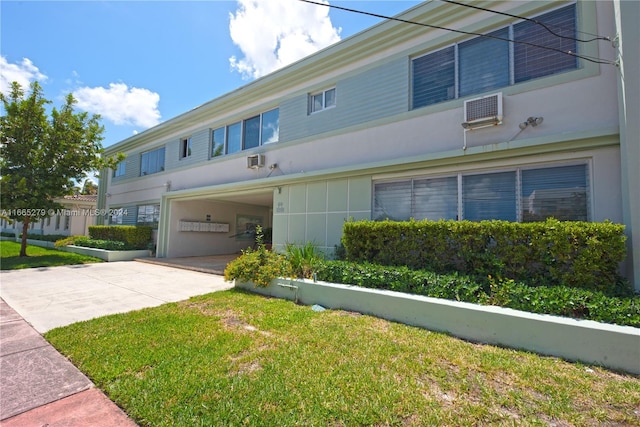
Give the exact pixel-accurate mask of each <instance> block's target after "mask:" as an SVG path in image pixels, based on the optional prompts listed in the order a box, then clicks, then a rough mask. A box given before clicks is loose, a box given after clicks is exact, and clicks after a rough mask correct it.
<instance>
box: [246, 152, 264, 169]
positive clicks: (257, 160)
mask: <svg viewBox="0 0 640 427" xmlns="http://www.w3.org/2000/svg"><path fill="white" fill-rule="evenodd" d="M263 166H264V154H254V155H252V156H247V167H248V168H249V169H258V168H261V167H263Z"/></svg>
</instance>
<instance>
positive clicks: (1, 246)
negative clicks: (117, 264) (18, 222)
mask: <svg viewBox="0 0 640 427" xmlns="http://www.w3.org/2000/svg"><path fill="white" fill-rule="evenodd" d="M19 255H20V244H19V243H16V242H10V241H7V240H3V241H0V270H19V269H23V268H35V267H56V266H60V265H74V264H89V263H94V262H102V260H101V259H99V258H95V257H91V256H87V255H80V254H74V253H71V252H63V251H59V250H55V249H48V248H42V247H40V246H31V245H29V246H27V255H28V256H27V257H20V256H19Z"/></svg>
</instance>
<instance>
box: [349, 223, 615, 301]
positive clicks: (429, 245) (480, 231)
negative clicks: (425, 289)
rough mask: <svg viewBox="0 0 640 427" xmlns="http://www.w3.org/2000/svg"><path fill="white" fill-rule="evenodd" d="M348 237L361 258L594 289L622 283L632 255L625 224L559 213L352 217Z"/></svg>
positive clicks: (355, 255)
mask: <svg viewBox="0 0 640 427" xmlns="http://www.w3.org/2000/svg"><path fill="white" fill-rule="evenodd" d="M342 243H343V244H344V246H345V249H346V253H347V259H348V260H351V261H356V262H362V261H369V262H374V263H376V264H382V265H396V266H397V265H407V266H409V267H411V268H415V269H427V270H431V271H436V272H439V273H444V272H452V271H457V272H460V273H463V274H476V275H480V276H482V277H487V276H488V275H492V276H494V277H497V276H500V277H505V278H509V279H514V280H517V281H526V282H527V283H528V284H531V285H541V284H544V285H559V284H562V285H566V286H571V287H582V288H586V289H594V290H607V289H609V288H610V287H612V286H617V284H619V283H620V276H619V275H618V272H617V269H618V264H619V263H620V262H621V261H622V260H623V259H624V257H625V254H626V249H625V236H624V226H622V225H619V224H612V223H610V222H604V223H592V222H569V221H567V222H561V221H557V220H554V219H549V220H547V221H544V222H532V223H514V222H508V221H480V222H472V221H427V220H424V221H413V220H412V221H403V222H396V221H358V222H347V223H345V225H344V233H343V239H342Z"/></svg>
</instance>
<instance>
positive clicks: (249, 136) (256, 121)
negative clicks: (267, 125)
mask: <svg viewBox="0 0 640 427" xmlns="http://www.w3.org/2000/svg"><path fill="white" fill-rule="evenodd" d="M242 140H243V147H242V149H243V150H248V149H250V148H256V147H258V146H259V145H260V116H255V117H251V118H250V119H246V120H245V121H244V126H243V129H242Z"/></svg>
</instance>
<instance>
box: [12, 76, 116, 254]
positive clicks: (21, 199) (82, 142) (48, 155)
mask: <svg viewBox="0 0 640 427" xmlns="http://www.w3.org/2000/svg"><path fill="white" fill-rule="evenodd" d="M0 100H1V101H2V105H3V107H4V111H3V115H2V116H1V117H0V170H1V173H2V176H1V177H0V205H1V206H2V210H3V213H4V214H5V215H6V216H8V217H9V218H11V219H13V220H16V221H20V222H22V246H21V248H20V256H27V253H26V247H27V230H28V227H29V224H30V223H31V222H32V221H38V220H41V219H43V218H47V217H49V216H52V215H53V214H55V212H56V211H57V210H58V209H61V208H62V206H61V205H59V204H58V203H56V202H54V199H55V198H59V197H63V196H65V195H68V194H70V193H71V192H72V191H73V187H74V183H75V182H78V181H80V180H81V179H83V178H84V177H85V175H86V171H92V170H99V169H101V168H102V167H113V166H114V165H115V163H116V162H117V161H120V160H122V157H123V155H119V156H118V157H117V158H111V159H103V158H102V157H101V154H102V153H103V151H104V150H103V148H102V145H101V141H102V139H103V138H102V133H103V132H104V127H103V126H102V125H101V124H100V116H98V115H95V114H94V115H91V116H89V114H88V113H86V112H76V111H74V105H75V103H76V100H75V99H74V97H73V95H71V94H69V95H67V97H66V99H65V102H64V105H62V107H61V108H60V109H57V108H55V107H54V108H52V109H51V113H50V117H48V116H47V111H46V108H45V107H46V106H47V104H50V103H51V102H50V101H48V100H47V99H45V98H44V95H43V92H42V87H41V86H40V84H39V83H38V82H33V83H32V84H31V85H30V92H29V94H28V95H25V92H24V90H23V89H22V87H21V86H20V85H19V84H18V83H16V82H13V83H12V85H11V91H10V93H9V94H8V95H6V96H5V95H4V94H1V93H0Z"/></svg>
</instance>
